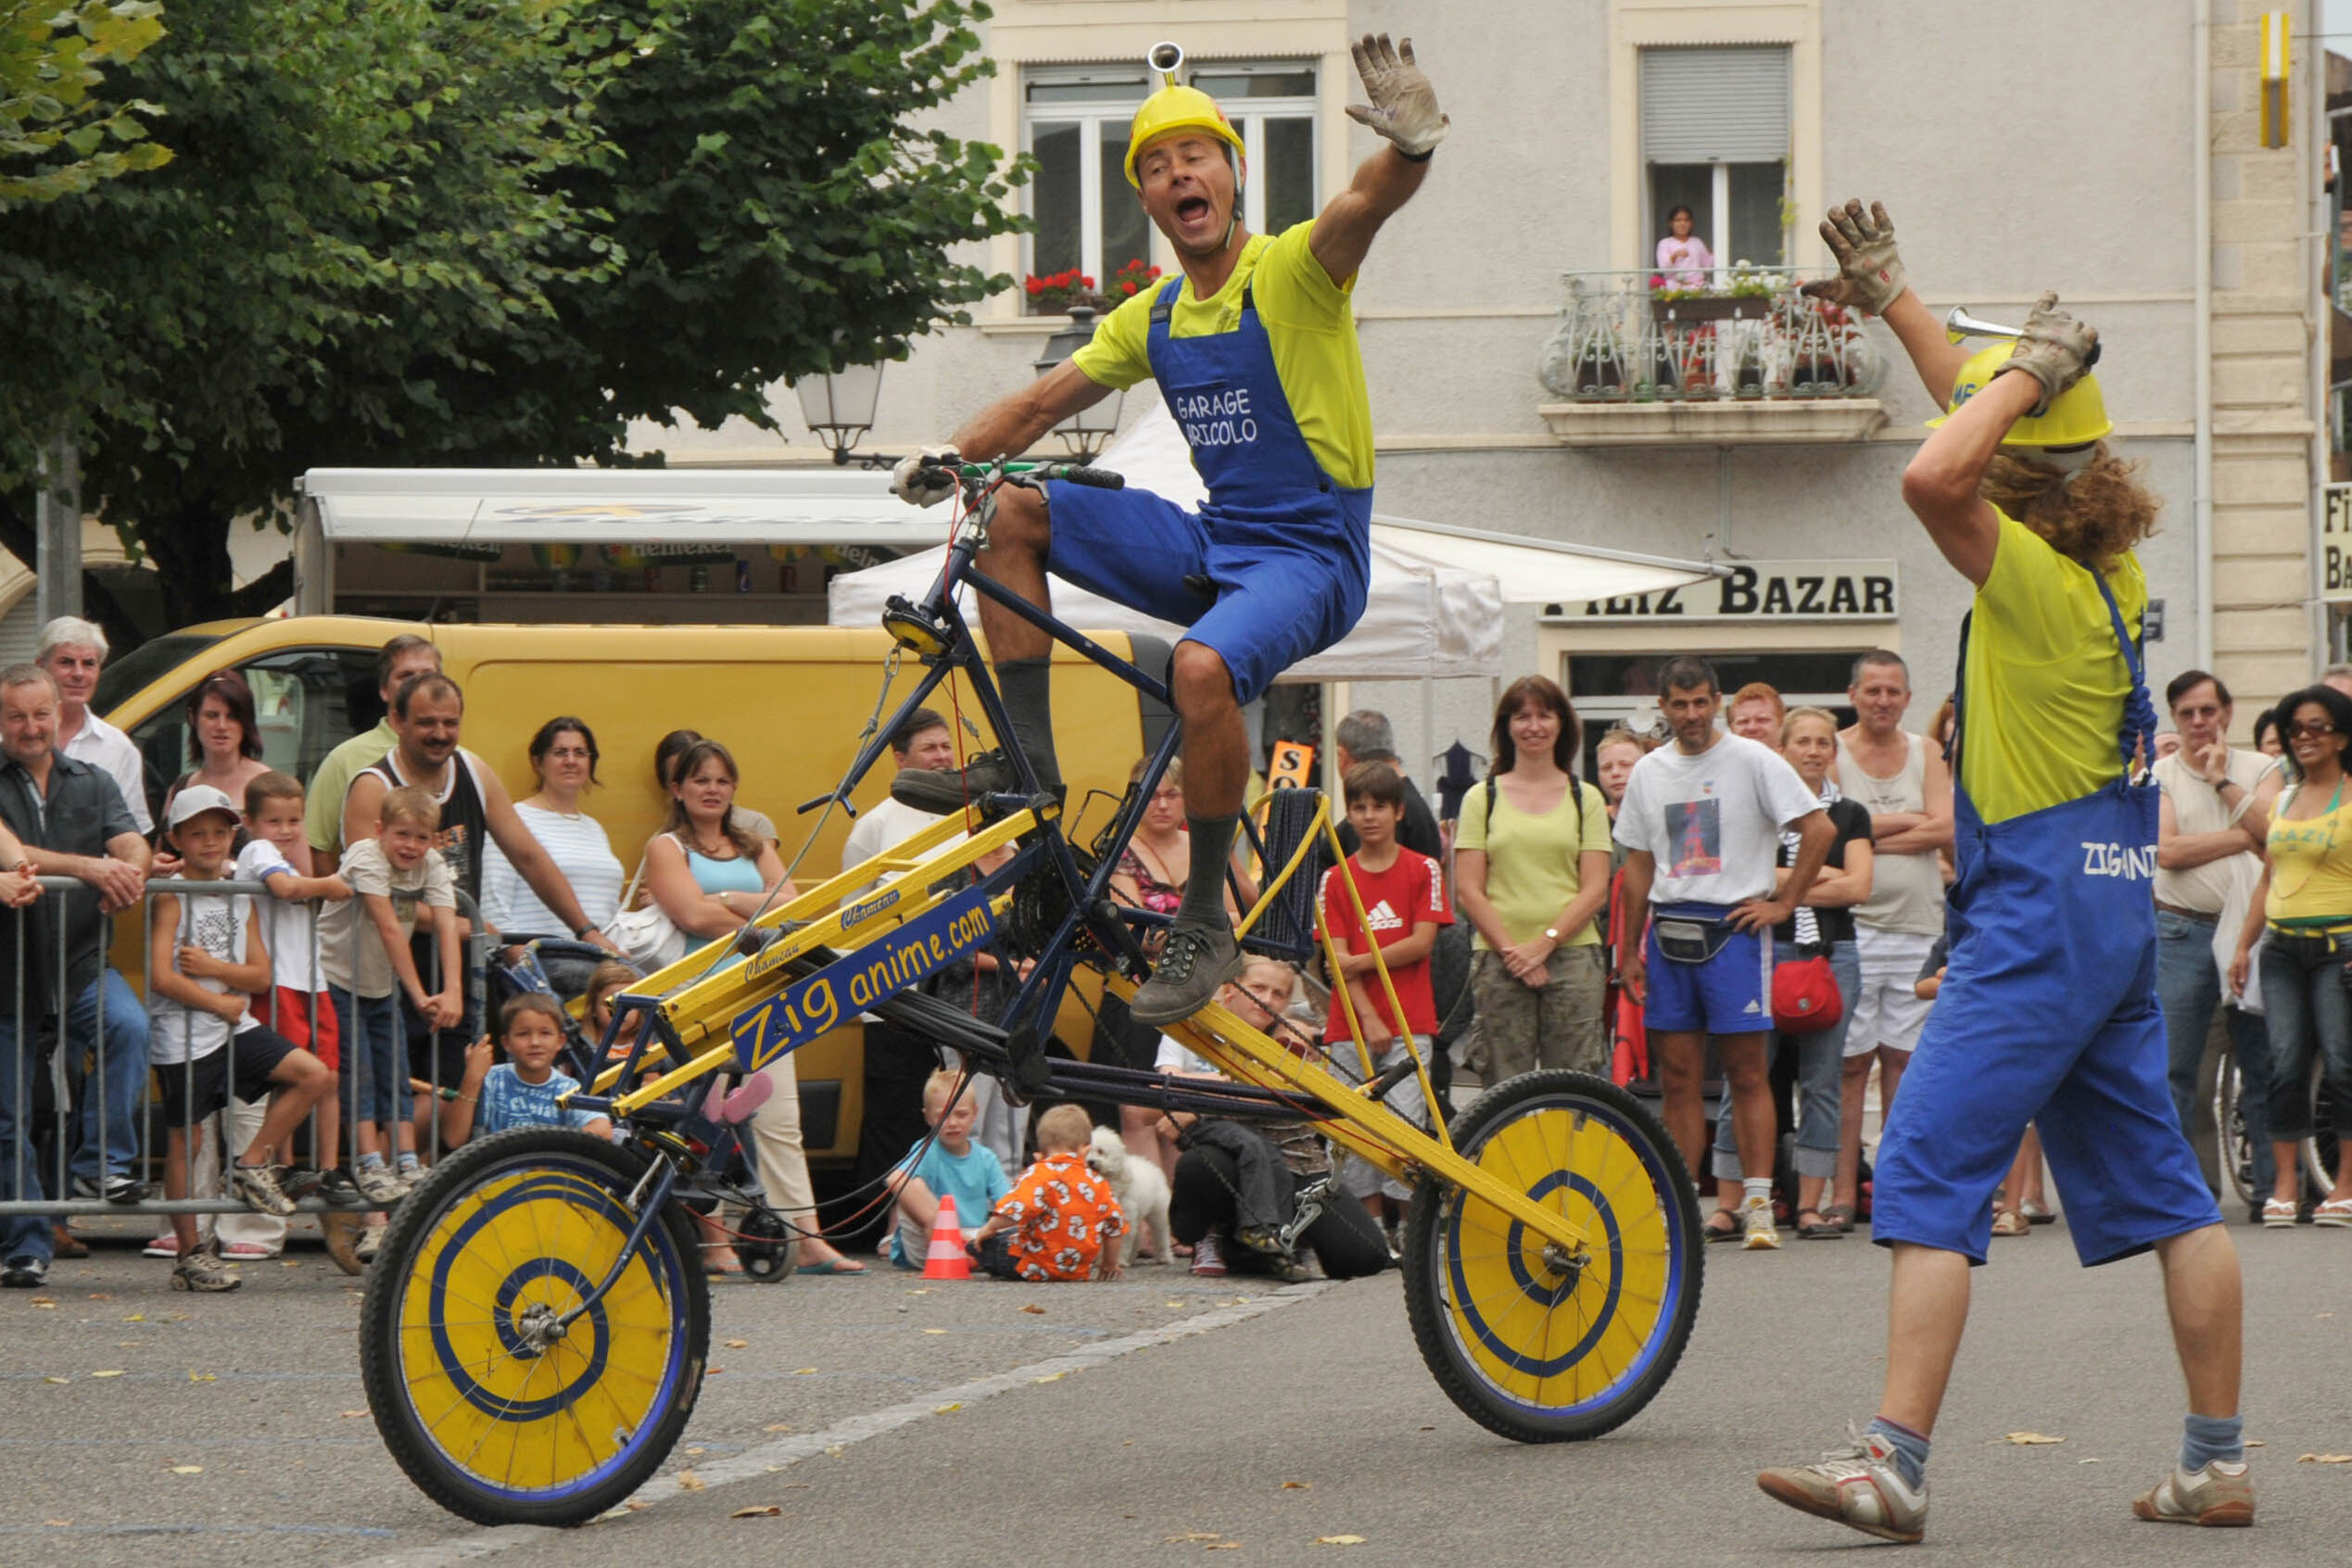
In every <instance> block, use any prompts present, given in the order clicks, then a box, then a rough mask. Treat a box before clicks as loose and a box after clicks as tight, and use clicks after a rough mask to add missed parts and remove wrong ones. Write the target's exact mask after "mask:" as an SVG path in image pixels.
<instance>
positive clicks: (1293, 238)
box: [1070, 221, 1372, 490]
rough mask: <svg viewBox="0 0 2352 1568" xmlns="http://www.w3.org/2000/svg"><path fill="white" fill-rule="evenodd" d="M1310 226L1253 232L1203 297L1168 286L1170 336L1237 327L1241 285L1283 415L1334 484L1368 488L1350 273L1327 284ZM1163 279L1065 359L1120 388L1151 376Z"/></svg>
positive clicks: (1188, 284)
mask: <svg viewBox="0 0 2352 1568" xmlns="http://www.w3.org/2000/svg"><path fill="white" fill-rule="evenodd" d="M1313 229H1314V223H1313V222H1312V221H1306V222H1299V223H1294V224H1292V225H1291V226H1290V227H1289V228H1287V229H1284V230H1283V232H1282V233H1281V234H1272V235H1268V234H1253V235H1251V236H1250V239H1249V243H1248V244H1246V245H1245V246H1243V247H1242V253H1241V260H1240V261H1239V262H1237V263H1235V265H1234V267H1233V276H1231V277H1229V278H1227V279H1226V280H1225V286H1224V287H1222V288H1220V289H1219V290H1218V291H1217V292H1216V293H1215V294H1213V295H1210V296H1209V297H1208V298H1207V299H1195V298H1194V297H1193V285H1192V280H1191V279H1189V278H1187V279H1186V280H1184V283H1183V285H1182V287H1181V288H1180V289H1179V290H1178V291H1177V295H1176V308H1175V310H1174V311H1173V312H1172V313H1170V316H1169V320H1168V333H1169V335H1170V337H1208V336H1210V335H1214V334H1217V333H1222V332H1233V331H1234V330H1235V329H1237V328H1238V327H1239V326H1240V325H1241V308H1242V291H1243V290H1244V289H1245V288H1247V289H1248V290H1249V291H1250V295H1251V297H1252V298H1253V299H1254V300H1255V302H1256V303H1257V306H1258V320H1259V321H1261V322H1264V323H1265V326H1266V336H1267V339H1268V341H1269V342H1270V343H1271V346H1272V348H1273V355H1274V373H1275V374H1276V375H1277V376H1278V377H1280V379H1281V381H1282V384H1283V397H1285V398H1288V399H1289V400H1290V412H1291V417H1292V418H1293V419H1295V420H1296V421H1297V422H1298V430H1299V434H1300V435H1302V436H1306V438H1307V448H1308V450H1309V451H1311V452H1312V453H1314V455H1315V462H1317V463H1318V464H1319V465H1320V466H1321V468H1322V471H1323V472H1324V473H1325V474H1330V475H1331V477H1332V480H1333V482H1334V483H1335V484H1337V485H1339V486H1341V487H1343V488H1346V489H1350V490H1364V489H1370V488H1371V487H1372V398H1371V395H1370V394H1369V393H1368V392H1367V391H1366V390H1365V387H1364V361H1363V357H1362V356H1361V355H1360V354H1359V353H1358V352H1357V348H1356V317H1355V312H1354V311H1352V310H1349V309H1348V304H1347V297H1348V295H1349V293H1350V292H1351V291H1352V290H1353V289H1354V288H1355V286H1356V280H1355V279H1354V278H1353V277H1350V278H1349V279H1348V280H1347V282H1346V283H1334V282H1332V281H1331V274H1330V273H1329V272H1324V271H1323V264H1322V263H1321V261H1318V260H1316V259H1315V253H1314V252H1313V251H1312V250H1309V248H1308V247H1307V238H1308V235H1309V234H1310V233H1311V232H1312V231H1313ZM1164 286H1166V285H1159V284H1155V285H1153V286H1152V287H1150V288H1147V289H1145V290H1144V292H1143V293H1141V294H1138V295H1136V296H1135V297H1133V298H1132V299H1129V300H1127V301H1126V302H1125V303H1124V304H1122V305H1120V306H1119V309H1118V310H1113V311H1112V312H1111V313H1110V314H1109V315H1107V316H1105V317H1104V318H1103V319H1102V321H1101V322H1099V323H1097V324H1096V326H1095V328H1094V340H1093V341H1092V342H1090V343H1088V344H1087V345H1086V347H1084V348H1081V349H1080V350H1079V351H1078V352H1077V353H1075V354H1073V355H1071V356H1070V362H1071V363H1072V364H1074V365H1076V366H1077V367H1078V368H1079V369H1080V370H1081V371H1083V372H1085V373H1086V374H1087V376H1088V377H1089V378H1090V379H1091V380H1093V381H1094V382H1096V383H1098V384H1099V385H1101V386H1115V387H1119V388H1121V389H1122V390H1123V389H1125V388H1127V387H1130V386H1134V385H1135V384H1136V383H1137V382H1139V381H1148V380H1150V379H1151V374H1152V360H1151V351H1150V339H1151V313H1152V301H1153V299H1154V298H1155V297H1157V295H1158V293H1159V291H1160V289H1161V288H1162V287H1164Z"/></svg>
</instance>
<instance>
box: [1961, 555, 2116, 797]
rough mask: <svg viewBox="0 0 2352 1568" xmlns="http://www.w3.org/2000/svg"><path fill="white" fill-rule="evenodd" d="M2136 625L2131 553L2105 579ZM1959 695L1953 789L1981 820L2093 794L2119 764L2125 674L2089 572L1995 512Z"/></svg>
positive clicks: (2113, 773)
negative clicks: (1960, 726)
mask: <svg viewBox="0 0 2352 1568" xmlns="http://www.w3.org/2000/svg"><path fill="white" fill-rule="evenodd" d="M2107 586H2108V587H2109V588H2112V589H2113V590H2114V592H2115V600H2116V605H2117V607H2118V609H2120V610H2121V611H2122V612H2123V626H2124V630H2125V631H2127V632H2136V631H2137V630H2138V628H2139V625H2140V613H2141V611H2142V610H2143V609H2144V608H2145V607H2146V605H2147V602H2148V584H2147V579H2146V578H2145V577H2144V576H2143V575H2141V572H2140V561H2139V558H2138V557H2137V556H2135V555H2133V554H2131V552H2129V551H2126V552H2125V553H2124V556H2123V558H2122V560H2120V561H2119V562H2118V563H2116V565H2115V566H2114V568H2113V569H2112V570H2110V571H2109V572H2108V574H2107ZM1964 678H1965V680H1966V688H1965V689H1964V690H1963V692H1962V701H1963V704H1964V706H1963V723H1964V725H1965V729H1964V731H1963V734H1962V738H1961V743H1960V784H1961V787H1962V788H1963V789H1965V790H1967V791H1968V798H1969V800H1971V801H1972V802H1974V803H1975V804H1976V808H1977V812H1978V815H1979V816H1981V817H1982V818H1983V819H1984V820H1985V821H1986V822H1988V823H1992V822H2005V821H2007V820H2008V819H2009V818H2011V817H2013V816H2025V815H2026V814H2027V813H2028V812H2033V811H2041V810H2042V809H2043V808H2045V807H2048V806H2054V805H2059V804H2062V803H2065V802H2067V801H2074V800H2080V799H2081V798H2082V797H2083V796H2085V795H2089V794H2093V793H2095V792H2096V791H2097V790H2099V789H2100V788H2101V787H2102V786H2103V785H2105V783H2106V782H2107V781H2108V780H2109V779H2111V778H2115V777H2116V776H2117V775H2118V774H2120V773H2121V772H2122V771H2123V760H2122V755H2121V753H2120V752H2118V750H2117V731H2118V729H2119V728H2120V727H2122V723H2123V702H2124V699H2125V698H2126V697H2127V696H2129V695H2130V694H2131V666H2130V665H2129V664H2126V663H2125V661H2124V656H2123V651H2122V650H2121V649H2119V648H2118V647H2117V646H2116V642H2115V630H2114V626H2113V625H2112V623H2111V622H2109V620H2108V619H2107V605H2106V601H2105V600H2104V599H2102V598H2101V597H2100V595H2099V584H2098V579H2096V578H2095V577H2093V575H2091V571H2090V569H2089V568H2088V567H2086V566H2083V565H2081V564H2080V563H2078V562H2075V561H2072V560H2069V559H2068V558H2067V557H2066V556H2063V555H2060V554H2059V553H2058V552H2057V551H2056V550H2053V549H2051V548H2050V543H2049V541H2048V540H2046V539H2044V538H2043V537H2042V536H2041V535H2039V534H2037V533H2035V532H2034V531H2033V530H2032V529H2030V528H2029V527H2027V526H2026V525H2024V524H2022V523H2020V522H2018V521H2017V519H2016V518H2014V517H2010V516H2008V515H2007V514H2005V513H2004V514H2002V515H2001V540H2000V543H1999V545H1998V546H1997V547H1995V549H1994V551H1993V556H1992V574H1991V575H1989V576H1987V577H1986V578H1985V580H1984V586H1983V587H1982V588H1979V589H1977V598H1976V616H1975V619H1974V620H1973V621H1971V622H1970V623H1969V629H1968V661H1967V668H1966V672H1965V676H1964Z"/></svg>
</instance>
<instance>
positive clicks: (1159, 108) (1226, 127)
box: [1127, 86, 1249, 191]
mask: <svg viewBox="0 0 2352 1568" xmlns="http://www.w3.org/2000/svg"><path fill="white" fill-rule="evenodd" d="M1179 131H1203V132H1207V133H1208V134H1209V135H1211V136H1214V137H1216V138H1217V139H1218V140H1219V141H1220V142H1222V143H1224V144H1225V145H1227V146H1229V147H1231V148H1233V161H1234V168H1235V169H1236V171H1238V170H1239V168H1240V165H1241V159H1242V158H1244V157H1246V155H1247V153H1248V151H1249V149H1248V148H1247V147H1246V146H1244V145H1242V139H1241V133H1239V132H1237V131H1235V130H1234V129H1233V121H1232V120H1227V119H1226V118H1225V111H1224V110H1223V109H1221V108H1219V107H1217V100H1216V99H1214V98H1212V97H1210V96H1209V95H1208V94H1206V93H1204V92H1202V91H1201V90H1200V89H1199V88H1197V87H1180V86H1168V87H1162V88H1161V89H1160V90H1159V91H1158V92H1157V93H1154V94H1153V95H1151V96H1150V97H1148V98H1145V99H1144V101H1143V103H1142V104H1140V105H1138V106H1137V107H1136V109H1135V120H1134V123H1133V124H1132V125H1130V126H1129V127H1128V128H1127V183H1129V184H1131V185H1132V186H1134V187H1135V188H1136V189H1137V190H1139V191H1140V190H1142V189H1143V188H1144V182H1143V179H1142V177H1141V176H1139V175H1138V174H1137V173H1136V172H1135V160H1136V159H1137V158H1140V157H1142V156H1143V152H1144V147H1145V146H1147V145H1150V144H1151V143H1153V142H1156V141H1158V140H1159V139H1160V138H1161V137H1163V136H1168V135H1172V134H1174V133H1177V132H1179Z"/></svg>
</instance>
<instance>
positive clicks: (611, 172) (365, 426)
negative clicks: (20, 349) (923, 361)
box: [0, 0, 1022, 630]
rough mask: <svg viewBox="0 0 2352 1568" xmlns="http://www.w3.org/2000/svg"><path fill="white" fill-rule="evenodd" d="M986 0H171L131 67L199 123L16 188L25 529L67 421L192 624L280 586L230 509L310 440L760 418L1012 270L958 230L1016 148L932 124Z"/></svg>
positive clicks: (966, 75)
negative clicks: (232, 541)
mask: <svg viewBox="0 0 2352 1568" xmlns="http://www.w3.org/2000/svg"><path fill="white" fill-rule="evenodd" d="M0 3H4V0H0ZM985 15H986V11H985V9H984V8H983V7H980V6H976V5H969V6H967V5H966V4H963V3H961V0H932V3H923V4H906V5H899V6H891V5H886V4H877V3H875V0H584V3H583V4H580V5H577V6H561V5H557V4H553V3H552V0H469V3H462V4H453V3H451V0H174V4H173V8H172V11H171V22H172V32H171V38H170V39H169V40H167V41H166V43H165V44H163V45H161V46H160V47H158V49H156V50H154V51H151V52H150V53H149V54H148V55H147V56H146V57H145V58H143V59H142V60H140V61H139V62H138V64H137V66H136V67H135V68H134V72H135V75H136V76H137V78H138V82H137V84H138V87H139V90H140V91H141V92H142V93H144V94H145V95H146V96H147V97H149V98H151V99H153V100H154V101H155V102H157V103H158V104H159V105H160V106H161V107H162V108H163V111H164V112H165V113H166V114H167V115H168V116H169V117H170V122H171V125H172V127H173V142H174V145H175V146H177V147H178V149H179V151H180V157H179V158H178V160H177V161H175V162H174V163H173V164H172V166H171V168H169V169H167V170H165V171H160V172H158V174H156V175H153V176H151V177H149V178H147V179H145V180H141V181H133V182H118V183H113V184H110V185H107V186H104V187H101V188H99V189H96V190H94V191H92V192H91V193H89V194H88V195H87V196H84V197H82V199H80V200H77V201H75V202H71V203H65V204H53V205H52V206H50V207H48V208H44V209H39V210H38V211H37V212H36V213H35V214H34V218H35V221H32V222H12V223H9V224H6V225H0V321H7V320H10V319H26V320H38V321H41V322H43V323H44V332H43V333H42V335H41V342H40V345H39V347H38V348H37V350H36V351H35V352H34V353H33V354H32V355H30V356H29V357H28V358H27V359H25V360H18V359H15V358H13V357H8V356H0V481H5V483H6V487H0V545H5V546H6V547H7V548H9V549H11V550H17V551H18V552H19V554H20V555H25V556H26V558H27V559H30V555H29V553H28V552H29V550H30V547H31V533H30V530H29V528H28V527H27V526H26V524H27V521H28V519H29V512H30V491H29V488H28V487H26V486H25V485H24V484H23V479H24V476H25V475H26V474H29V472H30V465H31V454H32V449H33V448H34V446H35V445H36V444H37V442H38V441H39V440H40V439H41V438H42V437H44V436H45V435H47V434H48V433H49V432H50V431H52V430H55V429H58V428H64V429H66V430H68V431H69V432H70V433H71V434H73V435H74V436H76V437H77V438H78V439H79V440H80V442H81V443H82V449H83V465H84V475H85V476H84V494H85V498H86V499H89V500H90V501H91V502H92V503H93V504H94V505H97V506H99V507H101V508H102V512H103V515H104V516H105V517H106V518H107V521H108V522H110V523H112V524H114V525H117V526H118V527H119V528H120V529H121V531H122V532H123V533H124V535H125V537H127V538H129V539H130V540H131V541H133V543H134V544H135V545H136V546H137V547H139V548H141V549H143V550H145V551H146V552H147V553H148V554H150V555H152V556H153V557H154V558H155V559H156V561H157V563H158V566H159V567H161V568H162V583H161V587H162V588H163V590H164V595H165V601H166V613H167V615H168V616H169V618H170V619H171V621H172V622H173V623H174V624H181V623H184V622H187V621H192V620H198V619H202V618H205V617H207V616H209V615H217V614H221V613H237V612H249V611H251V610H253V609H257V608H259V607H261V606H263V605H266V604H268V603H271V602H274V601H275V600H276V599H277V598H281V597H283V596H284V594H285V591H286V586H287V585H286V579H285V573H284V571H283V570H281V571H280V572H279V573H276V574H273V575H272V576H271V577H270V578H267V579H265V580H264V581H263V582H261V583H259V584H256V585H253V586H252V587H251V588H250V589H248V590H247V591H246V592H244V593H238V594H233V593H232V592H231V588H230V571H229V562H228V553H227V538H228V528H229V526H230V525H231V520H232V519H234V518H235V517H237V516H239V515H242V514H259V515H263V516H268V517H272V518H274V517H277V516H280V515H282V511H281V509H282V508H283V505H284V503H285V499H286V497H287V494H288V491H289V490H290V487H291V484H292V481H293V479H294V477H295V476H296V475H297V474H300V473H301V472H303V471H304V470H305V469H308V468H312V467H320V466H334V465H339V464H383V465H400V464H420V465H423V464H463V463H488V464H531V463H568V462H581V461H591V462H608V463H626V462H658V461H659V454H658V453H649V452H637V451H632V450H631V449H628V447H627V445H626V426H627V424H628V422H629V421H631V420H636V419H650V420H656V421H662V422H668V421H670V420H671V419H672V418H673V417H674V414H673V411H680V412H682V413H683V414H684V415H685V416H686V417H688V418H691V419H693V420H695V421H697V422H698V423H701V424H717V423H718V422H719V421H720V420H722V419H726V418H728V417H740V418H744V419H749V420H751V421H752V422H754V423H756V424H762V425H772V423H773V422H772V421H771V419H770V418H769V416H768V414H767V411H766V406H765V389H766V388H767V387H768V386H770V385H771V384H773V383H774V382H775V381H777V380H778V379H781V378H790V377H792V376H796V375H800V374H803V373H810V372H813V371H818V370H823V369H828V368H833V367H835V366H838V365H840V364H843V363H849V362H854V361H859V360H869V359H872V358H875V357H877V356H887V355H895V354H900V353H903V352H904V349H905V347H906V345H907V343H908V341H909V340H910V339H911V338H913V337H914V336H916V335H919V334H922V333H925V332H928V331H931V330H934V329H935V328H937V327H938V326H940V325H942V324H943V323H945V322H949V321H954V320H959V319H962V316H961V308H962V306H963V305H965V304H966V303H967V302H969V301H971V300H974V299H977V298H980V297H982V296H983V295H984V294H986V293H988V292H990V291H992V290H993V289H995V288H1000V287H1004V286H1006V285H1008V283H1009V280H1007V279H1005V278H1002V277H994V278H991V277H987V276H984V275H983V274H982V273H981V272H980V271H979V270H977V269H975V268H973V267H971V266H969V265H967V264H965V263H963V262H961V261H959V260H957V259H955V255H954V252H953V247H956V246H959V245H964V244H967V243H969V242H971V241H975V240H980V239H984V238H986V237H987V236H989V235H991V234H999V233H1003V232H1005V230H1006V229H1007V228H1009V227H1010V226H1012V224H1013V223H1014V222H1015V221H1016V220H1014V219H1013V218H1012V217H1011V216H1010V215H1009V214H1008V213H1007V212H1006V211H1005V208H1004V205H1003V201H1004V198H1005V196H1007V195H1008V194H1009V192H1008V184H1009V183H1010V182H1011V181H1012V180H1014V179H1017V178H1018V177H1020V174H1021V172H1022V166H1020V165H1019V164H1018V163H1008V162H1007V160H1006V159H1005V156H1004V154H1003V153H1002V152H1001V151H1000V150H999V149H997V148H994V147H992V146H988V145H982V144H976V143H974V144H967V143H964V142H960V141H958V140H956V139H955V138H952V137H947V136H944V135H941V134H937V133H932V132H930V131H927V130H923V129H919V128H918V124H917V122H918V121H919V120H921V119H922V118H923V117H924V116H925V115H926V114H927V113H928V112H929V111H930V110H933V109H935V108H936V107H938V106H939V105H941V104H942V103H944V102H945V101H946V100H947V99H948V98H949V97H951V96H953V95H955V93H956V92H957V91H959V90H960V89H961V88H963V87H964V86H965V85H966V84H967V83H968V82H971V81H972V80H974V79H975V78H976V77H977V76H979V75H980V74H982V73H984V72H985V71H987V70H989V69H990V67H989V64H988V62H987V61H986V60H985V59H984V58H983V57H980V56H979V54H978V48H979V39H978V37H977V35H976V34H975V33H974V32H972V31H971V28H970V25H969V24H970V23H971V21H973V20H975V19H980V18H984V17H985ZM96 608H98V609H99V610H101V611H103V610H104V609H105V608H106V607H105V606H104V605H98V606H96ZM120 629H124V630H128V629H131V628H128V627H120ZM145 629H146V630H153V629H155V628H152V627H149V628H145Z"/></svg>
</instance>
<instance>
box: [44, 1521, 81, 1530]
mask: <svg viewBox="0 0 2352 1568" xmlns="http://www.w3.org/2000/svg"><path fill="white" fill-rule="evenodd" d="M41 1523H42V1524H46V1525H47V1526H49V1528H51V1529H52V1530H70V1529H71V1528H73V1521H72V1520H70V1519H44V1520H43V1521H42V1522H41Z"/></svg>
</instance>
